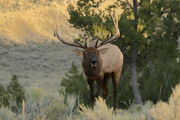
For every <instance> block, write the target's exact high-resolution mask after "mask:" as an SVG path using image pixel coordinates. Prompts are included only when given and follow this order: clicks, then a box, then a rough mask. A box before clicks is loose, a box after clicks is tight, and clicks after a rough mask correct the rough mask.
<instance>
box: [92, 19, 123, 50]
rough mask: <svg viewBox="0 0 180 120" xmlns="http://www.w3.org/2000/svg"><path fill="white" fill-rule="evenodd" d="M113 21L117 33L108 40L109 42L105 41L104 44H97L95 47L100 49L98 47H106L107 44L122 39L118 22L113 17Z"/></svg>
mask: <svg viewBox="0 0 180 120" xmlns="http://www.w3.org/2000/svg"><path fill="white" fill-rule="evenodd" d="M112 19H113V23H114V27H115V29H116V33H115V34H114V35H113V36H112V37H110V38H108V39H107V40H104V41H103V42H101V43H100V44H99V45H97V44H96V46H95V47H97V48H98V47H100V46H102V45H105V44H107V43H110V42H112V41H113V40H115V39H117V38H119V37H120V32H119V27H118V20H115V19H114V18H113V17H112ZM97 42H98V41H97Z"/></svg>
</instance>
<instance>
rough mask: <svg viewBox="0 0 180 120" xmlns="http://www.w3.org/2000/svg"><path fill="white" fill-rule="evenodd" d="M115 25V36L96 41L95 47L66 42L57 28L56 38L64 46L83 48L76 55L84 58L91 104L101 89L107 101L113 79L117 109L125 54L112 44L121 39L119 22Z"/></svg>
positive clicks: (83, 64)
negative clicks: (110, 79)
mask: <svg viewBox="0 0 180 120" xmlns="http://www.w3.org/2000/svg"><path fill="white" fill-rule="evenodd" d="M113 23H114V26H115V29H116V32H115V34H114V35H113V36H112V37H109V38H108V39H107V40H104V41H102V42H100V41H98V40H97V41H96V43H95V44H94V45H93V46H89V47H88V45H87V42H85V45H82V44H80V43H79V42H74V43H70V42H66V41H65V40H64V39H63V38H62V36H61V34H60V31H59V30H58V27H57V26H56V31H55V34H54V35H55V37H57V38H58V40H60V41H61V42H62V43H63V44H66V45H69V46H73V47H78V48H82V50H75V51H74V52H75V53H76V55H79V56H83V60H82V66H83V71H84V74H85V75H86V77H87V82H88V85H89V87H90V96H91V102H92V103H94V101H95V97H97V96H98V95H99V92H100V89H101V90H102V93H103V98H104V99H105V98H106V96H107V94H108V88H107V80H108V79H109V78H110V77H111V78H112V83H113V104H114V109H115V108H116V95H117V88H118V85H119V80H120V76H121V70H122V65H123V54H122V52H121V50H120V49H119V48H118V47H117V46H115V45H112V44H110V42H112V41H113V40H115V39H117V38H118V37H120V32H119V28H118V21H117V20H114V19H113ZM95 81H96V83H97V84H96V85H97V87H96V89H95V88H94V85H95V84H94V82H95Z"/></svg>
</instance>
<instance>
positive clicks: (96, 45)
mask: <svg viewBox="0 0 180 120" xmlns="http://www.w3.org/2000/svg"><path fill="white" fill-rule="evenodd" d="M98 42H99V39H97V41H96V44H95V47H96V48H97V47H98Z"/></svg>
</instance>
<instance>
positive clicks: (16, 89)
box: [0, 75, 25, 112]
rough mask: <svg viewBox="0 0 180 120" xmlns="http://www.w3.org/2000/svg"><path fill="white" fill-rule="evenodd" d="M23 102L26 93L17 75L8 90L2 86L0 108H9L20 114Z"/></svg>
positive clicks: (0, 88) (0, 89) (0, 87)
mask: <svg viewBox="0 0 180 120" xmlns="http://www.w3.org/2000/svg"><path fill="white" fill-rule="evenodd" d="M22 100H25V91H24V88H23V87H22V86H21V84H20V83H19V82H18V79H17V76H16V75H13V77H12V79H11V81H10V83H9V85H8V86H7V88H6V89H5V88H4V87H3V86H2V85H1V84H0V107H2V106H4V107H9V108H11V109H12V111H14V112H18V110H19V108H21V105H22Z"/></svg>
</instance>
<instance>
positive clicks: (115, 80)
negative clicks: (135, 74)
mask: <svg viewBox="0 0 180 120" xmlns="http://www.w3.org/2000/svg"><path fill="white" fill-rule="evenodd" d="M119 78H120V74H119V72H114V73H112V82H113V104H114V106H113V107H114V110H116V96H117V88H118V85H119Z"/></svg>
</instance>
